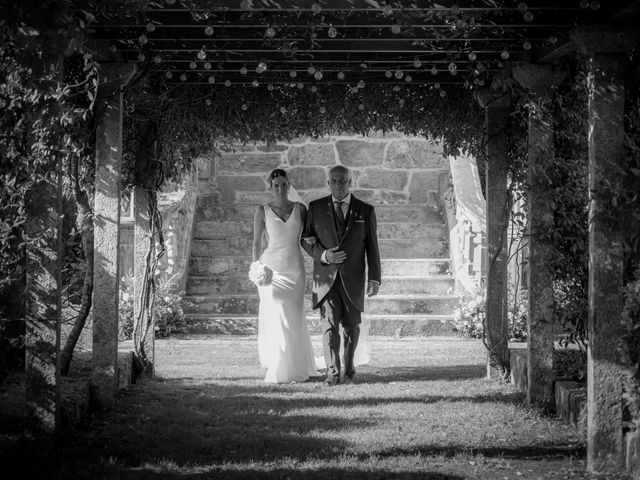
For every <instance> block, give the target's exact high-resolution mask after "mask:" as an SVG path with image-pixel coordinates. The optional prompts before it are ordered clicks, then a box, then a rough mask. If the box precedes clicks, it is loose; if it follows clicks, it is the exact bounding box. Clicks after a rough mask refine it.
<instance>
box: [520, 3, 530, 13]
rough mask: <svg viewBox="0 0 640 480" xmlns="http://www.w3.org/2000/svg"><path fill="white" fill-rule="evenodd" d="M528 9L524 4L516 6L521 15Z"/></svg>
mask: <svg viewBox="0 0 640 480" xmlns="http://www.w3.org/2000/svg"><path fill="white" fill-rule="evenodd" d="M528 9H529V6H528V5H527V4H526V3H524V2H520V3H519V4H518V10H520V11H521V12H522V13H524V12H526V11H527V10H528Z"/></svg>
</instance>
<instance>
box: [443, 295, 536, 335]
mask: <svg viewBox="0 0 640 480" xmlns="http://www.w3.org/2000/svg"><path fill="white" fill-rule="evenodd" d="M507 293H508V295H507V297H508V298H507V301H508V308H507V318H508V320H509V340H510V341H515V342H524V341H526V340H527V314H528V310H527V309H528V292H527V290H524V289H522V288H520V289H518V291H515V289H514V288H513V286H512V282H509V290H508V292H507ZM485 295H486V291H485V289H478V290H477V291H476V292H475V294H474V295H473V296H471V297H469V296H465V295H460V298H459V300H458V304H457V306H456V308H455V309H454V311H453V325H454V328H455V330H456V332H457V333H458V335H460V336H461V337H465V338H482V337H483V336H484V322H485V319H486V298H485Z"/></svg>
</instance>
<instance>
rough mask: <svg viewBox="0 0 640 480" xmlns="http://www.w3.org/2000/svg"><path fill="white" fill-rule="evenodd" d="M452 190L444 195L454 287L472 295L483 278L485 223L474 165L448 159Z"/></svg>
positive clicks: (465, 159) (474, 163)
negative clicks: (454, 280) (454, 279)
mask: <svg viewBox="0 0 640 480" xmlns="http://www.w3.org/2000/svg"><path fill="white" fill-rule="evenodd" d="M450 168H451V186H450V189H449V191H448V192H446V193H445V195H444V197H445V198H444V202H443V203H444V204H445V210H446V217H447V223H448V227H449V241H450V243H449V244H450V245H451V249H450V250H451V251H450V255H451V260H452V266H453V269H454V274H455V278H456V286H457V287H458V288H461V289H462V290H464V291H466V292H467V293H473V292H475V290H477V288H478V286H479V285H481V284H482V282H483V280H484V279H485V278H486V273H487V267H486V255H485V253H486V248H487V246H486V242H487V240H486V237H487V235H486V221H485V201H484V198H483V197H482V189H481V187H480V178H479V175H478V168H477V166H476V162H475V160H474V159H472V158H468V157H462V156H461V157H456V158H453V157H451V158H450Z"/></svg>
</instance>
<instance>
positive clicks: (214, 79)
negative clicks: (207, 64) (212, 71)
mask: <svg viewBox="0 0 640 480" xmlns="http://www.w3.org/2000/svg"><path fill="white" fill-rule="evenodd" d="M207 81H208V82H209V83H216V78H215V77H214V76H213V75H209V78H208V79H207Z"/></svg>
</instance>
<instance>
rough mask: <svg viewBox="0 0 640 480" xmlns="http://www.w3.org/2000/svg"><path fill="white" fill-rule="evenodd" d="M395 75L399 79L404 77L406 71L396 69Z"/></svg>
mask: <svg viewBox="0 0 640 480" xmlns="http://www.w3.org/2000/svg"><path fill="white" fill-rule="evenodd" d="M395 76H396V78H397V79H398V80H400V79H401V78H402V77H404V72H403V71H402V70H396V73H395Z"/></svg>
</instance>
